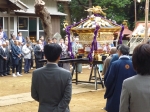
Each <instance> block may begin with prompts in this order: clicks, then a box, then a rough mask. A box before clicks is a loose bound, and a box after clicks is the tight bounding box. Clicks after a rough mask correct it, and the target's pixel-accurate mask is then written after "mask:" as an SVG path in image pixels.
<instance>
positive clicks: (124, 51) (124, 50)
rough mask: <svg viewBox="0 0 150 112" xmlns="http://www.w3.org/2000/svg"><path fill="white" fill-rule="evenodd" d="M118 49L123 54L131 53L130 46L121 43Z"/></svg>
mask: <svg viewBox="0 0 150 112" xmlns="http://www.w3.org/2000/svg"><path fill="white" fill-rule="evenodd" d="M118 50H119V51H120V52H121V53H122V54H123V55H129V52H130V48H129V47H128V46H126V45H123V44H121V45H119V48H118Z"/></svg>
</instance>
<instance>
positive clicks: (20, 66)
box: [18, 58, 22, 74]
mask: <svg viewBox="0 0 150 112" xmlns="http://www.w3.org/2000/svg"><path fill="white" fill-rule="evenodd" d="M18 71H19V74H21V73H22V58H21V59H20V60H19V64H18Z"/></svg>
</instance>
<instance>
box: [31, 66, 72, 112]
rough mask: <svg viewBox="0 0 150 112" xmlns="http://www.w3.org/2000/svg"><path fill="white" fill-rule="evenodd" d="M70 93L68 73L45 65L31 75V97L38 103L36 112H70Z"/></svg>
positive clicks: (70, 84)
mask: <svg viewBox="0 0 150 112" xmlns="http://www.w3.org/2000/svg"><path fill="white" fill-rule="evenodd" d="M71 93H72V76H71V73H70V71H68V70H65V69H63V68H60V67H58V65H56V64H47V65H46V66H45V67H42V68H39V69H36V70H35V71H33V74H32V85H31V96H32V98H34V99H35V100H36V101H38V102H39V110H38V112H70V111H69V102H70V100H71Z"/></svg>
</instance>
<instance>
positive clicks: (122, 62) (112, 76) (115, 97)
mask: <svg viewBox="0 0 150 112" xmlns="http://www.w3.org/2000/svg"><path fill="white" fill-rule="evenodd" d="M134 75H136V72H135V71H134V69H133V66H132V61H131V60H130V58H129V57H125V56H122V57H120V59H119V60H117V61H114V62H113V63H112V65H111V67H110V71H109V74H108V77H107V79H106V82H105V86H106V93H105V95H104V97H105V98H107V103H106V110H107V112H119V104H120V95H121V89H122V83H123V81H124V80H125V79H127V78H129V77H132V76H134Z"/></svg>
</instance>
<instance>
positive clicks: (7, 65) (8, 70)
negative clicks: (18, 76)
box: [6, 59, 11, 74]
mask: <svg viewBox="0 0 150 112" xmlns="http://www.w3.org/2000/svg"><path fill="white" fill-rule="evenodd" d="M10 67H11V60H10V59H8V60H7V62H6V74H9V73H10Z"/></svg>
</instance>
